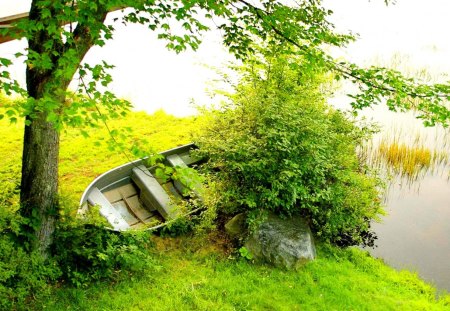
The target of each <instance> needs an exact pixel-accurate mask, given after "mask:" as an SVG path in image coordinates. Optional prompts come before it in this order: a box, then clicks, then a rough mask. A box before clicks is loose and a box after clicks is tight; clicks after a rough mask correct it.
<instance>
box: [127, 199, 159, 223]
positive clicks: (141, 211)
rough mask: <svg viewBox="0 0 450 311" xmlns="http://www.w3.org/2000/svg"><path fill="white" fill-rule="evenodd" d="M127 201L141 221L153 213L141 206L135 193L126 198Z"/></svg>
mask: <svg viewBox="0 0 450 311" xmlns="http://www.w3.org/2000/svg"><path fill="white" fill-rule="evenodd" d="M127 202H128V204H129V205H130V207H131V208H132V209H133V212H134V213H135V214H136V216H137V217H138V218H139V219H140V220H142V221H143V222H144V221H145V220H146V219H147V218H149V217H151V216H152V215H153V213H150V211H148V210H146V209H145V208H144V207H143V206H142V204H141V202H140V201H139V197H138V196H137V195H134V196H132V197H129V198H127Z"/></svg>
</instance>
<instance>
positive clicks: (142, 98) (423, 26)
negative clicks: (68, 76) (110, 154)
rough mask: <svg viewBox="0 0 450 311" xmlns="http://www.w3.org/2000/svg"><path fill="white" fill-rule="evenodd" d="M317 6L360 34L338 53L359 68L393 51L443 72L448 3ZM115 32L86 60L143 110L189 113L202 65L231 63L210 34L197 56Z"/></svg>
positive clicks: (131, 29) (449, 55)
mask: <svg viewBox="0 0 450 311" xmlns="http://www.w3.org/2000/svg"><path fill="white" fill-rule="evenodd" d="M324 4H325V6H326V7H327V8H330V9H332V10H333V11H334V12H335V15H334V17H333V19H332V20H333V21H334V22H335V24H336V26H337V28H338V29H339V30H342V31H345V30H352V31H353V32H355V33H359V34H360V40H359V41H358V42H357V43H356V44H352V46H351V47H349V49H347V50H346V51H341V52H340V53H339V54H340V55H344V56H345V57H346V58H348V59H350V60H352V61H355V62H359V63H366V62H367V61H369V60H371V59H373V58H374V57H375V56H379V55H382V56H386V57H389V55H391V54H393V53H394V52H401V53H405V54H409V55H411V56H412V58H411V61H413V62H414V63H415V64H418V65H421V66H427V67H431V68H438V69H439V70H441V71H445V72H449V73H450V35H449V31H450V0H428V1H424V0H397V4H396V5H394V6H389V7H386V6H385V5H384V1H383V0H371V1H368V0H339V1H335V0H334V1H333V0H325V1H324ZM28 7H29V1H28V0H0V16H7V15H11V14H16V13H21V12H24V11H27V9H28ZM113 14H119V13H113ZM117 28H118V30H117V32H116V34H115V37H114V40H112V41H110V42H108V43H107V45H106V46H105V47H103V48H94V49H92V50H91V51H90V52H89V53H88V55H87V57H86V60H87V61H88V62H90V63H94V62H97V61H99V60H101V59H104V60H106V61H107V62H109V63H111V64H115V65H116V68H115V69H114V71H113V78H114V82H113V84H112V85H111V89H112V91H114V92H115V93H116V94H117V95H118V96H120V97H124V98H126V99H128V100H131V102H132V103H133V104H134V105H135V107H136V108H137V109H143V110H146V111H148V112H152V111H154V110H156V109H159V108H164V109H165V110H166V111H168V112H170V113H173V114H176V115H187V114H191V113H193V112H194V111H195V110H194V109H192V108H191V107H190V104H189V103H190V101H191V99H194V100H195V101H196V102H197V103H199V104H207V103H208V102H209V101H210V99H209V98H208V96H207V95H206V93H205V88H206V87H207V84H208V82H209V81H211V80H213V79H216V78H217V76H216V74H215V73H214V71H212V70H209V69H207V68H205V67H204V66H203V65H202V64H207V65H209V66H213V67H221V66H223V65H224V64H225V63H226V61H227V60H231V59H232V58H231V57H230V56H229V55H228V54H227V52H225V49H224V48H223V47H222V46H221V44H220V40H221V39H220V36H219V35H218V33H216V32H211V33H209V34H207V35H206V37H205V39H204V43H203V44H202V46H201V48H200V50H199V51H197V52H184V53H182V54H179V55H176V54H175V53H173V52H168V51H167V50H166V49H165V47H164V43H163V42H162V41H158V40H157V39H156V36H155V34H154V33H151V32H150V31H148V30H147V29H146V28H145V27H142V26H140V25H129V26H127V27H117ZM24 46H25V42H24V41H21V42H17V41H16V42H9V43H6V44H2V45H0V55H1V56H3V57H11V55H13V54H14V53H16V52H17V51H18V50H20V49H22V48H23V47H24ZM12 71H13V73H14V74H15V75H16V76H17V77H18V79H19V80H23V75H24V74H23V73H24V66H23V64H16V65H15V66H14V68H13V69H12Z"/></svg>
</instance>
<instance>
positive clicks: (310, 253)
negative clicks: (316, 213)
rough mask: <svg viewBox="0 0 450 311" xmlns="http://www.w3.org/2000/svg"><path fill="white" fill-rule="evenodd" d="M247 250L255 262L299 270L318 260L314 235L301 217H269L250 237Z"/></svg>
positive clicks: (245, 245) (271, 215) (246, 244)
mask: <svg viewBox="0 0 450 311" xmlns="http://www.w3.org/2000/svg"><path fill="white" fill-rule="evenodd" d="M244 247H246V248H247V250H248V251H249V252H250V253H251V254H252V255H253V258H254V259H255V260H256V261H263V262H267V263H269V264H272V265H274V266H276V267H281V268H286V269H296V268H298V267H299V266H301V265H302V264H304V263H305V262H307V261H310V260H313V259H314V258H315V257H316V248H315V246H314V240H313V236H312V234H311V230H310V228H309V226H308V224H307V223H306V221H305V220H304V219H303V218H301V217H298V216H296V217H292V218H286V219H282V218H280V217H278V216H277V215H274V214H270V215H269V216H268V218H267V220H265V221H264V222H263V223H261V224H260V226H259V227H258V229H257V230H255V232H254V233H253V234H251V236H250V237H249V238H248V240H247V241H246V242H245V244H244Z"/></svg>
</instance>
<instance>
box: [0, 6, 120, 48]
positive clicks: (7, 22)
mask: <svg viewBox="0 0 450 311" xmlns="http://www.w3.org/2000/svg"><path fill="white" fill-rule="evenodd" d="M122 9H125V7H115V8H113V9H111V10H110V11H109V12H114V11H118V10H122ZM27 18H28V12H25V13H20V14H15V15H11V16H5V17H0V30H1V29H3V28H14V26H13V25H12V24H13V23H15V22H18V21H20V20H22V19H27ZM67 24H68V23H67ZM16 39H17V38H12V37H10V36H4V35H2V34H0V44H2V43H5V42H9V41H12V40H16Z"/></svg>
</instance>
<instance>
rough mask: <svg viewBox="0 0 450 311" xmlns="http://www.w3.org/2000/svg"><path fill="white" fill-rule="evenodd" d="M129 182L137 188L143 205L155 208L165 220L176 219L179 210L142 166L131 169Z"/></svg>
mask: <svg viewBox="0 0 450 311" xmlns="http://www.w3.org/2000/svg"><path fill="white" fill-rule="evenodd" d="M131 180H132V181H133V182H134V183H135V184H136V185H137V186H138V188H139V190H140V199H141V200H142V202H143V203H144V205H146V206H147V207H149V208H155V209H156V210H157V211H158V212H159V213H160V214H161V216H162V217H163V218H164V219H165V220H171V219H174V218H176V216H177V215H178V213H179V209H178V208H177V206H176V205H175V204H174V203H173V202H172V200H171V199H170V197H169V195H168V194H167V193H166V191H164V189H163V187H162V186H161V185H160V184H159V183H158V181H157V180H156V178H155V177H154V176H153V175H152V174H151V173H150V171H149V170H148V169H147V168H146V167H145V166H144V165H139V166H138V167H135V168H133V170H132V174H131Z"/></svg>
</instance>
